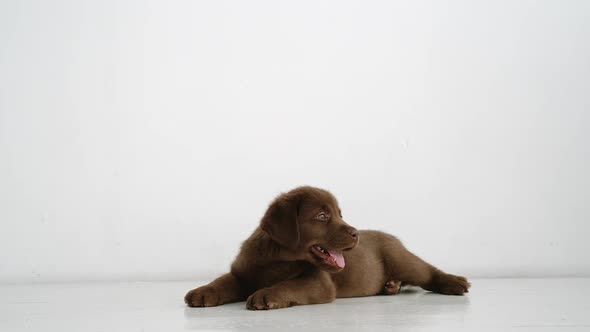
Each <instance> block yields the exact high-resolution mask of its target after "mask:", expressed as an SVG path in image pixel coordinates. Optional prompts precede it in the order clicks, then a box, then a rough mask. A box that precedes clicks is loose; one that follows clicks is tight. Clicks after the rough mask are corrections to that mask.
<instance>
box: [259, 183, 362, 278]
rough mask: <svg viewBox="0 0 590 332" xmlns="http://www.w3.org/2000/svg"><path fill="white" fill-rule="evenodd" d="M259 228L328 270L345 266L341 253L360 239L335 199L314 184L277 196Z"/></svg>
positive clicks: (298, 254) (334, 270)
mask: <svg viewBox="0 0 590 332" xmlns="http://www.w3.org/2000/svg"><path fill="white" fill-rule="evenodd" d="M260 227H261V228H262V230H263V231H265V232H266V233H267V234H268V235H269V236H270V237H271V239H272V240H273V241H275V242H276V243H278V244H279V245H280V246H282V247H285V248H287V249H288V250H290V251H292V252H295V253H296V254H297V256H298V257H301V258H302V259H305V260H307V261H309V262H311V263H313V264H315V265H316V266H318V267H319V268H321V269H323V270H326V271H330V272H339V271H341V270H342V269H343V268H344V265H345V261H344V256H343V255H342V252H343V251H346V250H350V249H353V248H354V247H356V245H357V244H358V241H359V234H358V231H357V230H356V229H355V228H354V227H351V226H350V225H348V224H347V223H346V222H344V220H343V219H342V212H341V210H340V207H339V206H338V202H337V201H336V198H335V197H334V196H333V195H332V194H331V193H329V192H328V191H326V190H323V189H319V188H313V187H299V188H296V189H293V190H291V191H289V192H288V193H284V194H282V195H280V196H279V197H277V198H276V199H275V200H274V201H273V202H272V203H271V205H270V206H269V208H268V210H267V211H266V213H265V215H264V217H263V218H262V221H261V223H260Z"/></svg>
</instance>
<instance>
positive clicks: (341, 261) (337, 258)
mask: <svg viewBox="0 0 590 332" xmlns="http://www.w3.org/2000/svg"><path fill="white" fill-rule="evenodd" d="M327 250H328V253H329V254H330V257H332V259H334V262H336V265H338V267H339V268H343V267H344V265H345V263H344V256H342V253H340V252H338V251H333V250H330V249H327Z"/></svg>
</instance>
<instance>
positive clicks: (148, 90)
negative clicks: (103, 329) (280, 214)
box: [0, 0, 590, 282]
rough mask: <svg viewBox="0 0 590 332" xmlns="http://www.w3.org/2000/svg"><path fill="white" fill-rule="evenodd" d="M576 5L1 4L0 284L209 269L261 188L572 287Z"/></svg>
mask: <svg viewBox="0 0 590 332" xmlns="http://www.w3.org/2000/svg"><path fill="white" fill-rule="evenodd" d="M588 17H590V2H588V1H484V2H479V1H469V0H465V1H451V2H450V3H446V2H445V3H444V4H443V2H440V1H434V0H433V1H405V2H395V1H353V2H350V1H340V0H339V1H284V2H283V1H275V0H272V1H160V2H156V1H128V0H125V1H120V0H118V1H79V0H71V1H64V0H59V1H50V2H48V1H41V0H29V1H2V2H1V3H0V38H1V45H0V48H1V52H0V158H1V159H0V223H1V229H0V258H1V264H0V281H4V282H23V281H64V280H98V279H109V280H112V279H121V280H155V279H189V278H195V279H197V278H202V277H209V276H213V275H215V274H217V273H220V272H223V271H224V270H226V269H227V268H228V266H229V264H230V262H231V260H232V259H233V257H234V255H235V254H236V252H237V249H238V247H239V244H240V242H241V241H242V240H243V239H245V238H246V237H247V236H248V235H249V233H250V232H251V230H253V229H254V227H255V226H256V224H257V223H258V220H259V218H260V217H261V215H262V214H263V212H264V210H265V208H266V206H267V204H268V203H269V201H270V200H271V199H272V198H273V197H274V196H275V195H276V194H278V193H279V192H281V191H285V190H288V189H290V188H292V187H295V186H298V185H302V184H309V185H315V186H320V187H323V188H326V189H329V190H331V191H332V192H333V193H334V194H336V195H337V197H338V198H339V199H340V202H341V205H342V207H343V212H344V216H345V219H347V220H348V221H349V222H350V223H351V224H352V225H354V226H356V227H358V228H360V229H363V228H371V229H381V230H385V231H388V232H391V233H394V234H396V235H398V236H399V237H400V238H401V239H402V240H403V241H404V242H405V243H406V244H407V245H408V246H409V247H410V249H412V250H413V251H415V252H416V253H417V254H419V255H421V256H422V257H424V258H425V259H427V260H429V261H431V262H432V263H434V264H436V265H439V266H440V267H442V268H443V269H445V270H448V271H449V272H455V273H463V274H466V275H468V276H555V275H568V276H581V275H590V254H589V253H590V244H589V242H588V235H589V234H590V232H589V231H590V226H589V222H590V205H589V198H590V174H589V169H590V149H589V144H588V142H590V115H589V113H588V112H589V108H590V43H589V40H590V20H588Z"/></svg>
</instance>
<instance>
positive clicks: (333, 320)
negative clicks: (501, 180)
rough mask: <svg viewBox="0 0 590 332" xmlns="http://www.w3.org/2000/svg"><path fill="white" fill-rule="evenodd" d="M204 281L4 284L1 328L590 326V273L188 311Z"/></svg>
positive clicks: (586, 328) (548, 328)
mask: <svg viewBox="0 0 590 332" xmlns="http://www.w3.org/2000/svg"><path fill="white" fill-rule="evenodd" d="M197 285H199V282H157V283H78V284H39V285H0V331H3V332H19V331H60V332H67V331H76V332H81V331H126V332H127V331H165V332H173V331H186V330H236V331H237V330H247V329H256V330H272V331H276V330H277V329H280V330H297V331H301V330H332V329H333V330H336V329H338V330H340V331H347V330H369V331H376V330H395V331H404V330H411V331H416V330H437V331H441V330H452V331H456V330H466V331H473V330H497V331H506V330H517V331H559V330H565V331H590V279H475V280H473V287H472V290H471V292H470V293H469V294H468V295H467V296H462V297H461V296H443V295H437V294H431V293H427V292H424V291H422V290H415V289H406V290H405V291H403V292H402V293H401V294H399V295H394V296H374V297H366V298H354V299H338V300H336V302H334V303H331V304H322V305H310V306H300V307H293V308H288V309H280V310H271V311H256V312H254V311H248V310H246V308H245V304H244V303H243V302H242V303H234V304H230V305H225V306H220V307H215V308H187V307H185V306H184V303H183V302H182V298H183V296H184V294H185V292H186V291H187V290H188V289H190V288H191V287H193V286H197Z"/></svg>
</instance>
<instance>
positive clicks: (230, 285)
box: [184, 273, 249, 307]
mask: <svg viewBox="0 0 590 332" xmlns="http://www.w3.org/2000/svg"><path fill="white" fill-rule="evenodd" d="M248 295H249V294H248V291H247V290H246V287H245V286H244V285H242V284H241V283H240V281H239V280H238V279H237V278H236V277H235V276H234V275H233V274H231V273H226V274H224V275H222V276H221V277H219V278H217V279H215V280H213V281H212V282H211V283H209V284H208V285H205V286H201V287H199V288H195V289H193V290H191V291H189V292H188V293H187V294H186V295H185V296H184V302H185V303H186V304H187V305H188V306H189V307H213V306H217V305H221V304H224V303H231V302H238V301H244V300H245V299H246V298H247V297H248Z"/></svg>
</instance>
